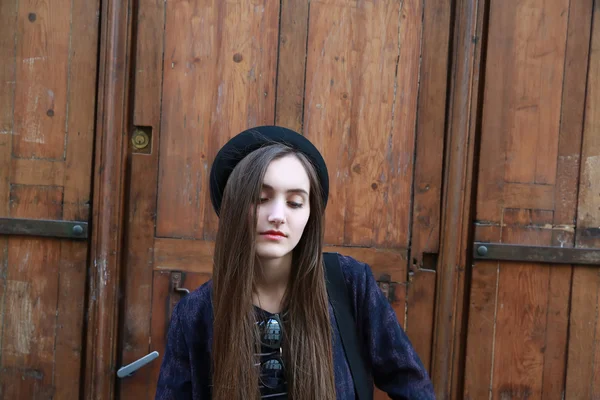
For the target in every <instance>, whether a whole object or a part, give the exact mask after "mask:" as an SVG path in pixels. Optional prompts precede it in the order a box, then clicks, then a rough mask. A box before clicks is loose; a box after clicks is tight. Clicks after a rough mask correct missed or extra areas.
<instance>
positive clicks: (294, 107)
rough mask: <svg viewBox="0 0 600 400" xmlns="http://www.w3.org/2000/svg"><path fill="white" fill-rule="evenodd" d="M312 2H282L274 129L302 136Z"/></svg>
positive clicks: (289, 0) (284, 0) (291, 0)
mask: <svg viewBox="0 0 600 400" xmlns="http://www.w3.org/2000/svg"><path fill="white" fill-rule="evenodd" d="M309 7H310V2H308V1H295V0H282V1H281V11H280V12H281V17H280V21H279V54H278V57H279V59H278V65H277V98H276V102H275V125H279V126H284V127H286V128H290V129H293V130H295V131H296V132H302V122H303V114H304V113H303V111H304V79H305V77H306V39H307V36H308V9H309Z"/></svg>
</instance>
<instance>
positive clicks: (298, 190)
mask: <svg viewBox="0 0 600 400" xmlns="http://www.w3.org/2000/svg"><path fill="white" fill-rule="evenodd" d="M262 187H263V189H269V190H274V189H273V186H271V185H267V184H265V183H263V185H262ZM286 193H304V194H305V195H307V196H308V192H307V191H306V190H304V189H300V188H298V189H288V190H286Z"/></svg>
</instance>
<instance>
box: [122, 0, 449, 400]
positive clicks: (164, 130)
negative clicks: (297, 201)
mask: <svg viewBox="0 0 600 400" xmlns="http://www.w3.org/2000/svg"><path fill="white" fill-rule="evenodd" d="M437 3H439V4H432V5H430V6H428V7H427V8H425V9H424V8H423V2H421V1H416V0H411V1H398V0H385V1H360V2H357V1H351V0H348V1H342V0H322V1H311V2H309V1H290V0H284V1H282V2H273V1H266V0H251V1H250V0H236V1H234V0H231V1H208V0H195V1H190V2H185V1H172V2H171V1H169V2H163V1H154V0H140V1H139V4H138V11H137V15H136V17H135V20H136V23H135V27H136V29H135V31H134V35H133V37H134V42H133V48H134V49H135V54H134V65H133V67H132V69H133V71H134V75H133V76H134V81H133V89H132V93H133V101H132V104H133V106H132V110H133V111H132V112H133V115H132V125H133V126H132V127H131V133H130V141H131V144H130V145H129V150H128V151H129V153H128V161H127V168H126V184H125V186H126V187H127V190H128V192H127V194H126V197H127V202H126V207H125V212H126V214H125V216H126V226H125V229H126V230H125V232H126V234H125V245H124V246H125V247H124V250H123V254H124V265H123V269H124V275H123V276H124V278H123V279H124V282H123V284H122V287H123V296H124V298H123V302H122V309H121V311H120V315H121V318H120V320H121V322H120V328H119V351H120V357H119V359H120V364H121V365H124V364H128V363H130V362H132V361H134V360H136V359H138V358H140V357H142V356H144V355H146V354H148V353H149V352H151V351H154V350H157V351H159V352H160V353H161V357H160V358H159V359H158V360H156V361H154V362H153V363H151V364H150V365H148V366H146V367H144V368H143V369H141V370H139V371H138V372H137V373H136V374H135V375H134V376H132V377H128V378H125V379H123V380H121V381H120V382H119V386H118V389H117V391H118V395H119V396H120V398H124V399H125V398H126V399H129V398H136V399H138V398H152V397H153V395H154V390H155V387H156V380H157V376H158V372H159V367H160V361H161V360H162V353H163V348H164V343H165V335H166V332H167V328H168V323H169V318H170V312H171V310H172V307H173V305H174V304H175V303H176V302H177V301H178V300H179V299H180V298H181V296H182V295H184V294H185V290H177V289H187V290H193V289H195V288H196V287H198V286H199V285H200V284H202V283H203V282H205V281H206V280H208V279H209V278H210V275H211V269H212V254H213V241H214V238H215V234H216V228H217V218H216V216H215V214H214V212H213V209H212V206H211V203H210V199H209V191H208V180H207V175H208V173H209V171H210V167H211V160H212V159H213V157H214V156H215V154H216V152H217V151H218V149H219V148H220V146H222V145H223V144H224V143H225V142H226V141H227V140H228V139H229V138H230V137H231V136H232V135H234V134H236V133H238V132H240V131H242V130H244V129H246V128H249V127H252V126H257V125H261V124H273V123H276V124H279V125H283V126H287V127H290V128H292V129H296V130H298V131H301V132H303V133H304V134H305V135H306V136H307V137H309V138H310V139H311V140H312V141H313V142H314V143H315V145H316V146H317V147H318V148H319V149H320V150H321V151H322V153H323V155H324V157H325V159H326V161H327V164H328V168H329V174H330V202H329V205H328V209H327V215H326V220H327V230H326V238H325V239H326V243H327V246H328V248H327V249H328V250H334V251H339V252H341V253H343V254H347V255H351V256H354V257H356V258H358V259H360V260H363V261H365V262H368V263H370V265H371V267H372V269H373V271H374V273H375V276H376V278H378V279H380V280H382V285H386V284H388V282H385V281H386V280H387V281H389V284H390V285H391V286H392V290H389V292H390V293H393V295H392V296H391V297H390V301H391V302H392V304H393V307H394V309H395V310H396V312H397V315H398V319H399V321H400V323H401V324H402V325H403V326H404V327H405V328H406V329H407V331H408V333H409V336H410V337H411V339H412V340H413V343H414V344H415V347H416V348H417V350H418V352H419V354H420V355H421V357H422V359H423V361H424V363H425V365H426V366H429V364H430V359H431V355H430V353H431V340H432V325H433V309H434V292H435V281H436V273H435V254H436V253H437V252H438V244H439V211H440V196H441V176H442V171H441V170H442V153H443V129H444V115H445V114H444V113H445V99H446V95H445V93H446V79H447V52H448V34H449V27H450V22H449V21H450V19H449V15H450V12H449V6H448V5H447V4H445V3H446V2H441V1H440V2H437ZM157 27H161V28H162V27H164V30H163V29H158V28H157ZM419 77H421V84H420V85H419ZM411 241H412V247H410V243H411ZM379 398H381V397H379Z"/></svg>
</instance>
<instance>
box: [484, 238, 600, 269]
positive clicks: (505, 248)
mask: <svg viewBox="0 0 600 400" xmlns="http://www.w3.org/2000/svg"><path fill="white" fill-rule="evenodd" d="M473 258H474V259H475V260H499V261H521V262H532V263H533V262H538V263H546V264H576V265H589V266H600V249H582V248H564V247H556V246H522V245H514V244H501V243H482V242H475V243H474V246H473Z"/></svg>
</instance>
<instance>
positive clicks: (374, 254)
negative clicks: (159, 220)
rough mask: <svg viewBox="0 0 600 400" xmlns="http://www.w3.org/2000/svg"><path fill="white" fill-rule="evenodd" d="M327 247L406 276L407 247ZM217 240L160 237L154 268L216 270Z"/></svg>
mask: <svg viewBox="0 0 600 400" xmlns="http://www.w3.org/2000/svg"><path fill="white" fill-rule="evenodd" d="M323 250H324V251H330V252H337V253H341V254H344V255H347V256H350V257H354V258H356V259H357V260H359V261H361V262H364V263H366V264H369V266H370V267H371V269H372V270H373V273H374V274H375V277H376V278H377V279H379V278H380V277H381V275H383V274H387V275H390V277H391V280H392V281H393V282H404V281H405V280H406V262H407V259H406V257H407V255H406V250H399V251H396V250H389V249H377V248H366V247H341V246H325V248H324V249H323ZM213 255H214V242H209V241H204V240H184V239H166V238H156V240H155V242H154V268H155V269H157V270H177V271H185V272H193V273H203V274H212V265H213Z"/></svg>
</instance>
